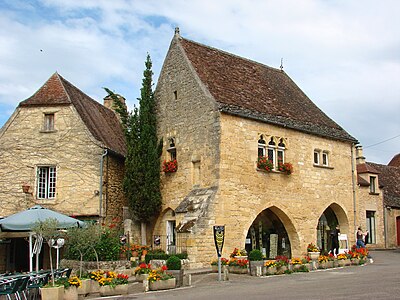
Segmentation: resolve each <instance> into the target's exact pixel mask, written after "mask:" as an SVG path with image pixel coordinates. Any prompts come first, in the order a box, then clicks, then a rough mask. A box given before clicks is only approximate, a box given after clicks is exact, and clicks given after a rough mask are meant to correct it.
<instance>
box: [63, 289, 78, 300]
mask: <svg viewBox="0 0 400 300" xmlns="http://www.w3.org/2000/svg"><path fill="white" fill-rule="evenodd" d="M63 299H64V300H78V289H77V288H76V286H70V287H68V288H66V289H64V298H63Z"/></svg>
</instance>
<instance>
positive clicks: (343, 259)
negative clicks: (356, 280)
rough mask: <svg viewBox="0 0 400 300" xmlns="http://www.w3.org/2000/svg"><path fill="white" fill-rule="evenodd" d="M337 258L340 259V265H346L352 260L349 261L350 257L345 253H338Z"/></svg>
mask: <svg viewBox="0 0 400 300" xmlns="http://www.w3.org/2000/svg"><path fill="white" fill-rule="evenodd" d="M336 259H337V261H338V265H339V267H344V266H346V265H348V264H349V262H350V261H349V262H347V261H348V260H349V259H348V258H347V255H346V254H345V253H341V254H338V256H337V257H336Z"/></svg>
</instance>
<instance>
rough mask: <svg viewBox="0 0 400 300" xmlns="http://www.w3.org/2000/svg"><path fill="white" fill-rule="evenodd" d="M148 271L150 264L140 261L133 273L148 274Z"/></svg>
mask: <svg viewBox="0 0 400 300" xmlns="http://www.w3.org/2000/svg"><path fill="white" fill-rule="evenodd" d="M150 271H151V265H150V264H145V263H141V264H139V266H138V267H137V268H136V269H135V271H134V273H135V275H140V274H149V273H150Z"/></svg>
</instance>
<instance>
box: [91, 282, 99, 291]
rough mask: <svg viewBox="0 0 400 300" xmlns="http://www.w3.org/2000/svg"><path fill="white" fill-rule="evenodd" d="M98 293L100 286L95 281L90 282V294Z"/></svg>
mask: <svg viewBox="0 0 400 300" xmlns="http://www.w3.org/2000/svg"><path fill="white" fill-rule="evenodd" d="M99 291H100V285H99V283H98V282H97V281H95V280H90V293H93V294H95V293H98V292H99Z"/></svg>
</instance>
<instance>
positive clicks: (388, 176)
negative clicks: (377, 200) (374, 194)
mask: <svg viewBox="0 0 400 300" xmlns="http://www.w3.org/2000/svg"><path fill="white" fill-rule="evenodd" d="M368 164H370V165H371V166H373V167H374V168H375V169H376V170H378V171H379V172H380V174H379V185H381V186H382V188H383V201H384V203H385V205H387V206H391V207H396V208H400V167H393V166H385V165H380V164H375V163H370V162H368Z"/></svg>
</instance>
